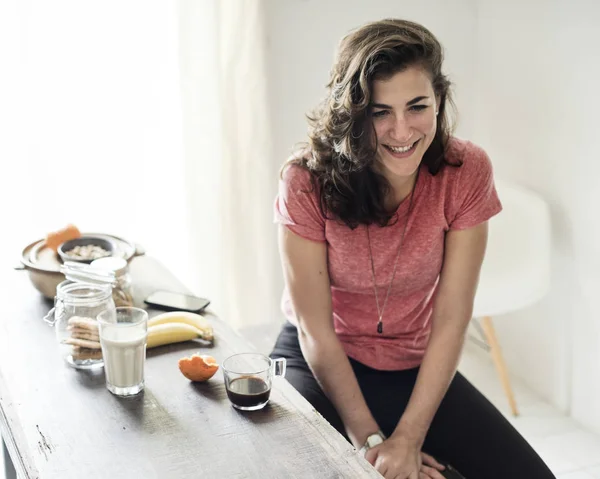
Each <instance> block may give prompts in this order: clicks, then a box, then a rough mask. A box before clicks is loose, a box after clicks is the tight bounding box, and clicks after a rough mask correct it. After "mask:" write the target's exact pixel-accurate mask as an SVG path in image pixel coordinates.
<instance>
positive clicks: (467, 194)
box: [450, 143, 502, 230]
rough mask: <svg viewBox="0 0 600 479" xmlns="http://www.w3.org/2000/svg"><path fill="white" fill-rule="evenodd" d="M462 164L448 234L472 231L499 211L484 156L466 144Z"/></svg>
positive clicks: (477, 149)
mask: <svg viewBox="0 0 600 479" xmlns="http://www.w3.org/2000/svg"><path fill="white" fill-rule="evenodd" d="M462 161H463V164H462V166H461V167H460V168H458V175H457V185H456V190H455V195H454V201H453V203H454V205H453V206H454V208H453V210H454V212H455V214H454V218H453V219H452V221H451V222H450V229H451V230H462V229H467V228H472V227H474V226H477V225H478V224H480V223H483V222H484V221H487V220H489V219H490V218H491V217H493V216H494V215H496V214H498V213H499V212H500V211H502V204H501V203H500V199H499V198H498V193H497V192H496V187H495V185H494V174H493V168H492V162H491V161H490V158H489V156H488V155H487V153H486V152H485V151H484V150H483V149H482V148H480V147H478V146H476V145H473V144H472V143H469V144H468V146H467V148H466V151H465V154H464V157H463V159H462Z"/></svg>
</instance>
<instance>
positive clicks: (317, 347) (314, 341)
mask: <svg viewBox="0 0 600 479" xmlns="http://www.w3.org/2000/svg"><path fill="white" fill-rule="evenodd" d="M279 251H280V255H281V260H282V266H283V273H284V277H285V282H286V285H287V287H288V289H289V292H290V296H291V299H292V303H293V306H294V311H295V313H296V320H297V324H298V336H299V339H300V347H301V348H302V353H303V354H304V358H305V359H306V362H307V363H308V365H309V367H310V369H311V370H312V372H313V374H314V376H315V379H316V380H317V382H318V383H319V384H320V386H321V388H322V389H323V391H324V392H325V394H326V395H327V397H328V398H329V399H330V401H331V402H332V403H333V405H334V406H335V408H336V410H337V412H338V414H339V415H340V418H341V419H342V421H343V423H344V426H345V427H346V432H347V433H348V437H349V438H350V440H351V441H352V443H353V444H354V446H355V447H357V448H360V447H361V446H362V445H363V444H364V442H365V441H366V439H367V437H368V436H369V435H370V434H373V433H375V432H377V431H378V429H379V426H378V425H377V422H376V421H375V419H374V418H373V416H372V414H371V412H370V411H369V408H368V407H367V404H366V402H365V399H364V397H363V395H362V393H361V391H360V388H359V386H358V381H357V380H356V376H355V375H354V371H353V370H352V367H351V366H350V362H349V361H348V357H347V356H346V354H345V352H344V350H343V349H342V345H341V343H340V341H339V339H338V337H337V336H336V334H335V331H334V328H333V316H332V309H331V288H330V283H329V272H328V268H327V246H326V243H325V242H315V241H310V240H307V239H304V238H302V237H300V236H298V235H296V234H295V233H293V232H292V231H290V229H289V228H287V227H285V226H280V227H279Z"/></svg>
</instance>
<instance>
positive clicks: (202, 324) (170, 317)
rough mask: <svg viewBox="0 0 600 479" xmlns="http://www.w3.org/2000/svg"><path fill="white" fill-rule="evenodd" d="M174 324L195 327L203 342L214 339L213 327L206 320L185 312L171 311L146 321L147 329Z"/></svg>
mask: <svg viewBox="0 0 600 479" xmlns="http://www.w3.org/2000/svg"><path fill="white" fill-rule="evenodd" d="M174 323H175V324H176V323H180V324H189V325H190V326H193V327H195V328H196V329H198V330H199V331H200V333H201V336H200V337H201V338H202V339H204V340H205V341H213V339H214V331H213V327H212V325H211V324H210V323H209V322H208V320H207V319H206V318H204V317H203V316H200V315H199V314H195V313H188V312H187V311H172V312H169V313H162V314H159V315H158V316H154V317H153V318H152V319H150V320H148V327H149V328H150V327H152V326H157V325H159V324H174Z"/></svg>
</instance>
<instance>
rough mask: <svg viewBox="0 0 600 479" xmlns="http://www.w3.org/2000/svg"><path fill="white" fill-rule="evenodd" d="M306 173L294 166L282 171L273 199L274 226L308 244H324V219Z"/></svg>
mask: <svg viewBox="0 0 600 479" xmlns="http://www.w3.org/2000/svg"><path fill="white" fill-rule="evenodd" d="M319 201H320V200H319V195H318V193H317V187H316V186H315V185H313V183H312V181H311V176H310V172H309V171H307V170H305V169H304V168H302V167H301V166H298V165H291V166H290V167H288V168H286V169H285V171H284V173H283V177H282V179H281V180H280V181H279V192H278V194H277V197H276V198H275V208H274V210H275V211H274V213H275V218H274V220H275V222H276V223H279V224H282V225H285V226H287V227H288V228H289V229H290V230H291V231H293V232H294V233H296V234H297V235H299V236H302V237H303V238H306V239H309V240H312V241H325V218H324V217H323V214H322V213H321V208H320V206H319Z"/></svg>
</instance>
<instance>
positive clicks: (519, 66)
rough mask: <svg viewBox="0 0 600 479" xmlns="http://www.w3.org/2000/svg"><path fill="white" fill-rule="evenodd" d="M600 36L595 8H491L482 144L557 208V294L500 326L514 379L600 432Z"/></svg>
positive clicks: (481, 90) (575, 4) (481, 23)
mask: <svg viewBox="0 0 600 479" xmlns="http://www.w3.org/2000/svg"><path fill="white" fill-rule="evenodd" d="M598 25H600V4H598V2H594V1H593V0H589V1H585V0H575V1H571V0H569V1H567V0H553V1H551V2H550V1H545V0H529V1H526V2H521V1H516V0H511V1H508V2H494V1H492V0H480V1H479V4H478V17H477V42H476V43H477V45H478V51H477V62H476V63H477V67H476V72H475V85H476V93H475V97H474V103H475V105H474V108H475V119H476V122H475V123H474V129H473V139H474V140H475V141H477V142H479V143H480V144H482V145H483V146H484V147H485V148H486V149H487V150H488V152H489V153H490V155H491V157H492V159H493V161H494V164H495V167H496V172H497V174H498V175H501V176H504V177H508V178H510V179H512V180H515V181H518V182H520V183H522V184H523V185H525V186H528V187H530V188H532V189H533V190H535V191H537V192H539V193H540V194H542V195H543V196H544V197H545V198H546V199H547V200H548V201H549V203H550V205H551V209H552V220H553V223H554V225H553V242H554V248H553V278H552V290H551V293H550V294H549V295H548V297H547V298H546V299H545V300H544V301H542V302H541V304H539V305H537V306H535V307H532V308H530V309H529V310H527V311H523V312H521V313H519V314H512V315H509V316H507V317H505V318H500V319H499V320H498V321H497V323H496V324H497V327H498V330H499V331H498V334H499V336H500V341H501V344H502V345H503V347H504V353H505V356H506V359H507V362H508V363H509V369H511V371H512V372H513V373H515V374H518V375H520V376H522V377H523V378H524V379H525V380H526V381H527V382H528V383H529V384H530V385H532V386H533V387H534V388H535V389H536V390H537V391H538V392H539V393H540V394H541V395H543V396H544V397H545V398H547V399H549V400H550V401H552V402H553V403H555V404H556V405H558V406H559V407H561V408H562V409H563V410H566V411H568V410H570V411H571V412H572V414H573V416H574V417H575V418H576V419H578V420H579V421H580V422H581V423H583V424H585V425H587V426H588V427H590V428H593V429H595V430H597V431H600V386H599V384H600V381H599V378H600V354H599V351H600V308H599V306H598V302H597V301H595V297H596V296H597V294H598V292H599V291H600V241H599V240H600V234H599V233H600V215H598V212H597V208H598V206H600V193H598V190H597V187H598V178H599V176H600V155H599V153H598V148H597V146H596V140H597V138H598V134H597V132H596V129H597V125H598V120H597V115H598V112H599V111H600V93H599V91H598V86H597V78H598V75H600V55H599V53H598V46H599V45H600V30H599V29H598ZM594 187H595V188H596V191H594Z"/></svg>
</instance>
